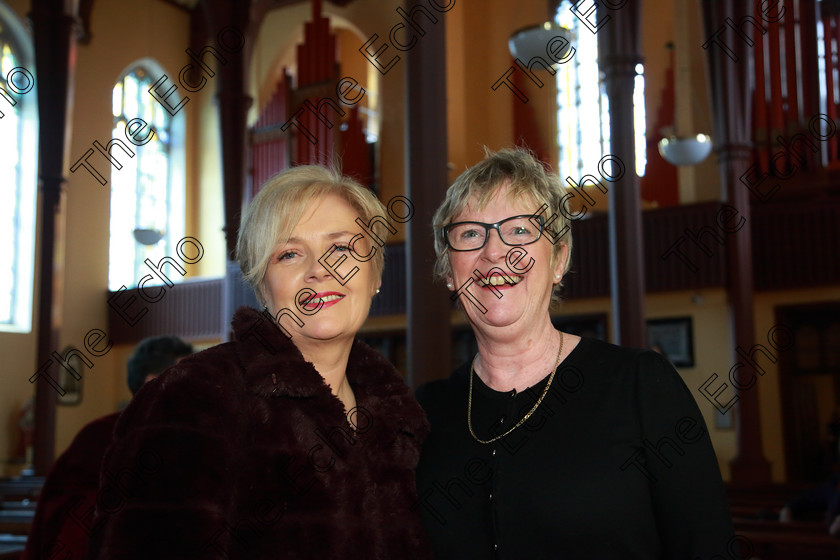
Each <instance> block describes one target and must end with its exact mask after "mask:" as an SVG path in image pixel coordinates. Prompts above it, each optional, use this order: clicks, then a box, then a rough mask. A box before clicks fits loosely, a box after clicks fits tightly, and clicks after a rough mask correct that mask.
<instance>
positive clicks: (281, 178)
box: [236, 165, 388, 304]
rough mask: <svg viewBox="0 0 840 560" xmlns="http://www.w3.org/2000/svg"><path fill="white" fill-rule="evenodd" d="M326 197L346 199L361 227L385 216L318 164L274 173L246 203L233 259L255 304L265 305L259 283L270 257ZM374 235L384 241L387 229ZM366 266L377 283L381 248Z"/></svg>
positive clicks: (349, 182)
mask: <svg viewBox="0 0 840 560" xmlns="http://www.w3.org/2000/svg"><path fill="white" fill-rule="evenodd" d="M330 194H334V195H338V196H340V197H341V198H343V199H344V200H346V201H347V202H348V204H350V206H352V207H353V208H354V209H355V210H356V211H357V212H358V213H359V218H361V219H362V220H363V221H364V222H365V224H368V223H370V221H371V219H373V218H374V217H375V216H383V217H384V216H386V215H387V212H386V210H385V207H384V206H383V205H382V203H381V202H379V200H378V199H377V198H376V196H375V195H374V194H373V193H372V192H371V191H370V190H369V189H367V188H365V187H363V186H362V185H360V184H359V183H358V182H356V181H355V180H353V179H351V178H350V177H346V176H343V175H342V174H341V172H340V171H339V170H338V169H335V168H327V167H324V166H321V165H301V166H298V167H292V168H290V169H287V170H285V171H282V172H280V173H278V174H277V175H275V176H274V177H272V178H271V179H269V180H268V181H267V182H266V183H265V185H263V187H262V189H261V190H260V192H259V193H258V194H257V196H255V197H254V199H253V200H252V201H251V202H250V204H248V207H247V208H246V209H245V212H244V214H243V216H242V223H241V225H240V227H239V238H238V239H237V242H236V260H237V262H238V263H239V268H241V269H242V274H243V275H244V277H245V281H246V282H248V284H249V285H250V286H251V288H252V289H253V290H254V293H255V294H256V296H257V299H258V300H259V301H260V303H263V304H264V303H265V302H264V298H263V294H262V284H263V280H264V279H265V273H266V270H267V269H268V261H269V259H270V258H271V254H272V253H273V252H274V251H275V249H276V248H277V246H278V245H282V244H284V243H286V242H287V241H288V240H289V237H291V235H292V230H293V229H294V228H295V226H296V225H297V223H298V222H299V221H300V219H301V217H302V216H303V211H304V210H305V209H306V206H307V205H308V204H309V203H310V202H311V201H312V200H314V199H317V198H320V197H324V196H327V195H330ZM380 229H386V228H380ZM360 233H361V228H360ZM377 234H378V235H379V237H380V238H381V239H382V240H383V242H384V241H385V240H386V239H387V234H388V232H387V230H386V231H384V232H381V231H379V230H377ZM371 264H372V266H373V271H374V274H373V278H374V279H380V278H381V277H382V270H383V269H384V268H385V251H384V248H383V247H378V248H376V252H375V253H374V255H373V258H372V260H371Z"/></svg>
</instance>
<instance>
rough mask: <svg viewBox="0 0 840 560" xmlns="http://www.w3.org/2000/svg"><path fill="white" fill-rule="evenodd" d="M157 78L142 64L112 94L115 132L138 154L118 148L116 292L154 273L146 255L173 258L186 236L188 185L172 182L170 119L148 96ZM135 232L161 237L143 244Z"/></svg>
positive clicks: (112, 276)
mask: <svg viewBox="0 0 840 560" xmlns="http://www.w3.org/2000/svg"><path fill="white" fill-rule="evenodd" d="M154 81H155V80H154V79H153V78H152V76H151V75H150V73H149V71H148V70H147V69H146V68H145V67H142V66H138V67H135V68H134V69H133V70H131V71H130V72H128V73H127V74H126V75H125V76H123V78H122V79H120V80H119V81H118V82H117V83H116V85H115V86H114V90H113V95H112V113H113V116H114V128H113V131H112V135H111V136H112V138H114V139H116V140H119V141H120V142H122V143H123V144H124V145H125V146H127V147H128V148H129V149H130V150H131V151H132V152H133V153H134V154H135V155H134V157H129V156H128V155H126V154H125V153H124V152H123V151H122V150H121V149H120V148H114V151H113V153H114V155H116V156H117V159H118V160H119V162H120V164H121V165H122V169H117V168H116V167H114V168H112V170H111V245H110V260H109V274H108V276H109V278H108V285H109V288H110V289H111V290H113V291H116V290H118V289H119V288H120V287H122V286H126V287H132V286H136V285H137V283H138V282H139V281H140V280H141V279H142V278H143V276H146V275H148V274H150V273H151V270H150V268H149V267H148V266H147V265H146V264H144V261H145V260H146V259H149V260H150V261H152V262H153V263H155V264H157V263H158V262H160V260H161V259H162V258H164V257H165V256H170V257H173V258H174V257H175V255H176V252H175V246H176V244H177V243H178V241H179V240H180V239H181V237H183V230H184V211H183V185H178V186H177V187H176V186H173V183H175V182H176V181H174V180H173V171H172V165H171V157H170V156H171V153H172V126H171V125H172V123H171V117H170V115H169V113H168V112H167V111H166V109H165V108H164V107H163V106H162V105H160V104H159V103H158V102H157V101H156V100H155V99H154V98H153V97H152V96H151V94H149V88H150V87H151V86H152V85H153V83H154ZM135 119H142V122H140V121H136V120H135ZM126 126H128V127H129V131H128V132H129V134H128V135H127V134H126ZM128 136H131V137H133V138H134V143H132V142H130V141H129V139H128ZM147 138H148V141H146V139H147ZM135 143H136V144H140V145H135ZM135 230H149V232H150V233H151V232H159V233H160V234H161V235H162V237H161V239H160V241H158V242H157V243H155V244H153V245H144V244H141V243H140V242H139V241H138V240H137V239H136V238H135V234H134V232H135ZM167 270H171V269H170V268H169V267H167ZM167 277H168V278H169V279H170V280H172V281H176V280H177V279H180V278H181V276H180V274H178V273H177V272H174V271H173V273H172V274H168V275H167ZM152 278H153V280H152V281H150V282H148V283H149V284H161V283H162V281H161V280H160V279H159V278H158V277H157V276H156V275H155V274H152Z"/></svg>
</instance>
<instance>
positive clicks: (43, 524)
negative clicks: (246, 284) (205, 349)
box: [20, 336, 193, 560]
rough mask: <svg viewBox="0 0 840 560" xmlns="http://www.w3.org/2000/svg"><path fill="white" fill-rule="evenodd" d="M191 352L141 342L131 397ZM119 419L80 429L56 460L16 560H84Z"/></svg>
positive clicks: (133, 362) (169, 341)
mask: <svg viewBox="0 0 840 560" xmlns="http://www.w3.org/2000/svg"><path fill="white" fill-rule="evenodd" d="M192 353H193V348H192V346H191V345H190V344H188V343H186V342H184V341H183V340H181V339H180V338H177V337H174V336H155V337H150V338H146V339H144V340H142V341H140V343H139V344H138V345H137V346H136V347H135V348H134V351H133V352H132V354H131V357H130V358H129V359H128V364H127V366H126V369H127V370H128V388H129V389H130V390H131V394H132V395H134V394H135V393H137V391H138V390H140V387H142V386H143V384H145V383H146V382H147V381H151V380H152V379H154V378H155V377H157V376H158V375H159V374H160V373H161V372H162V371H163V370H165V369H166V368H168V367H169V366H171V365H174V364H175V363H177V362H178V360H180V359H181V358H183V357H184V356H188V355H190V354H192ZM119 417H120V413H119V412H115V413H113V414H109V415H107V416H103V417H102V418H98V419H96V420H94V421H93V422H90V423H89V424H87V425H86V426H84V427H83V428H82V429H81V430H80V431H79V433H78V434H77V435H76V437H75V438H74V439H73V441H72V442H71V443H70V446H69V447H68V448H67V449H66V450H65V451H64V453H62V454H61V456H60V457H59V458H58V459H57V460H56V461H55V463H54V464H53V466H52V468H51V469H50V473H49V475H48V476H47V478H46V480H45V481H44V488H43V489H42V490H41V494H40V496H39V497H38V505H37V509H36V510H35V518H34V520H33V522H32V528H31V529H30V531H29V538H28V539H27V541H26V549H25V550H24V552H23V555H22V556H21V558H20V560H44V559H50V558H79V559H81V558H84V555H85V554H86V553H87V550H88V541H89V538H90V537H89V533H90V532H91V527H90V526H89V525H88V524H89V522H90V518H91V517H92V514H93V509H94V506H95V504H96V501H97V489H98V488H99V471H100V466H101V464H102V458H103V457H104V456H105V450H106V449H107V448H108V446H109V445H110V444H111V441H112V440H113V433H114V425H115V424H116V423H117V419H118V418H119ZM68 553H71V554H72V556H71V555H70V554H68Z"/></svg>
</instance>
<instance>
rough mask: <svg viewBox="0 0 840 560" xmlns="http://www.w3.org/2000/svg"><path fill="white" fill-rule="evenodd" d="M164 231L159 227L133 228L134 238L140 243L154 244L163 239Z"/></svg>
mask: <svg viewBox="0 0 840 560" xmlns="http://www.w3.org/2000/svg"><path fill="white" fill-rule="evenodd" d="M163 234H164V232H163V231H161V230H159V229H144V228H135V230H134V239H136V240H137V242H138V243H140V244H142V245H149V246H151V245H155V244H156V243H157V242H158V241H160V240H161V239H163Z"/></svg>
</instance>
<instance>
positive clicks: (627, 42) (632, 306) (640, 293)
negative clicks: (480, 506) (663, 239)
mask: <svg viewBox="0 0 840 560" xmlns="http://www.w3.org/2000/svg"><path fill="white" fill-rule="evenodd" d="M640 10H641V3H640V2H632V1H631V2H627V3H625V5H624V6H623V7H621V8H620V9H607V8H605V5H604V3H601V4H598V21H599V23H600V22H601V21H603V20H604V18H606V17H607V16H609V18H610V19H609V21H606V22H605V24H604V27H602V28H601V30H600V31H599V32H598V58H599V64H600V69H601V72H602V73H603V74H604V84H605V86H606V90H607V97H608V99H609V104H610V144H611V147H610V153H611V155H614V156H616V157H618V158H619V159H620V160H621V162H622V164H623V165H624V175H623V176H622V177H621V178H620V179H618V180H617V181H615V182H613V183H609V189H610V190H609V194H608V196H609V201H610V210H609V240H610V294H611V296H612V310H613V342H614V343H615V344H621V345H623V346H631V347H635V348H644V347H645V346H646V343H645V338H646V337H645V271H644V258H643V257H644V246H643V239H642V214H641V194H640V189H639V178H638V176H637V175H636V145H635V142H636V140H635V136H634V134H635V127H634V126H633V85H634V80H635V77H636V65H637V64H641V63H642V62H643V60H644V59H643V58H642V56H641V54H640V47H639V34H640V32H641V29H640V27H641V21H640V18H639V12H640ZM588 32H589V31H588V30H587V31H581V33H588ZM607 171H609V169H608V170H607ZM617 171H618V170H616V169H613V171H612V173H617Z"/></svg>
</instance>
